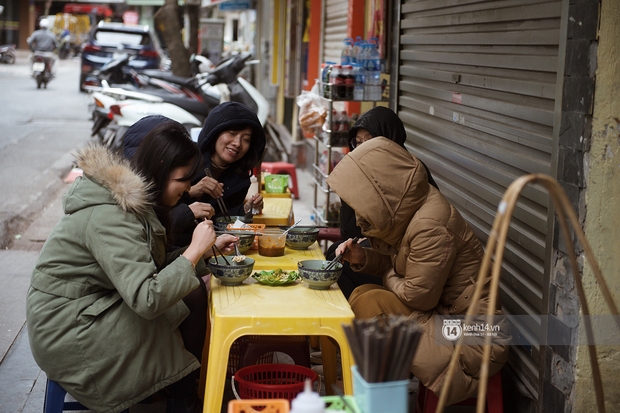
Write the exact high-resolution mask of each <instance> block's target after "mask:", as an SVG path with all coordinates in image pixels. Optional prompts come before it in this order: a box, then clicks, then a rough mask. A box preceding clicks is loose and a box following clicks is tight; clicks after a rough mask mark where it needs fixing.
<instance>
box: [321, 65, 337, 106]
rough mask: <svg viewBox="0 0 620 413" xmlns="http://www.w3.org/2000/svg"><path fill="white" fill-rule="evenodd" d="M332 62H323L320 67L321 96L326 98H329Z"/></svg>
mask: <svg viewBox="0 0 620 413" xmlns="http://www.w3.org/2000/svg"><path fill="white" fill-rule="evenodd" d="M333 65H334V62H325V63H323V64H322V65H321V82H322V83H323V96H324V97H326V98H329V97H331V86H330V85H329V83H330V82H331V81H330V79H329V76H330V74H331V71H332V67H333Z"/></svg>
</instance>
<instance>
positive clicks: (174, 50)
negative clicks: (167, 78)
mask: <svg viewBox="0 0 620 413" xmlns="http://www.w3.org/2000/svg"><path fill="white" fill-rule="evenodd" d="M153 17H154V18H155V24H156V25H157V29H158V30H159V31H160V33H161V34H162V36H163V37H164V41H165V42H166V47H167V48H168V55H169V56H170V60H171V62H172V73H173V74H174V75H176V76H184V77H187V76H190V75H191V70H190V64H189V53H188V51H187V49H186V48H185V45H184V44H183V38H182V37H181V25H180V23H179V5H178V3H177V0H166V3H165V4H164V6H163V7H161V8H160V9H159V10H157V13H155V16H153Z"/></svg>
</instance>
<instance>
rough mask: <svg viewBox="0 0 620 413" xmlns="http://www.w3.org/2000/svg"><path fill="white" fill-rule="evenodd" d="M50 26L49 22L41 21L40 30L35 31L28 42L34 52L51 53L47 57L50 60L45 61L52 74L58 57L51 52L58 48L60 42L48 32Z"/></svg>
mask: <svg viewBox="0 0 620 413" xmlns="http://www.w3.org/2000/svg"><path fill="white" fill-rule="evenodd" d="M49 26H50V22H49V20H47V19H41V21H40V22H39V27H40V29H39V30H35V31H34V32H33V33H32V34H31V35H30V37H29V38H28V39H27V40H26V41H27V42H28V46H30V49H31V50H32V51H33V52H49V53H47V56H46V57H48V59H45V61H46V64H47V65H48V70H49V71H50V72H51V71H52V68H53V66H54V62H55V61H56V56H54V54H53V53H51V52H53V51H54V50H56V48H57V47H58V40H56V36H54V33H52V32H51V31H49V30H48V29H49Z"/></svg>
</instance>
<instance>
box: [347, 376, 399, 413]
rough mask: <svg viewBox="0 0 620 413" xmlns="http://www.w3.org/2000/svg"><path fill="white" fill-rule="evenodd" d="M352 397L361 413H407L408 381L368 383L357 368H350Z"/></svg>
mask: <svg viewBox="0 0 620 413" xmlns="http://www.w3.org/2000/svg"><path fill="white" fill-rule="evenodd" d="M351 372H352V374H353V395H354V398H355V402H356V403H357V407H358V408H359V409H360V412H361V413H407V411H408V408H409V405H408V400H407V397H408V396H407V394H408V393H407V387H408V385H409V380H398V381H386V382H381V383H368V382H367V381H366V380H364V378H363V377H362V376H361V375H360V373H359V371H358V370H357V366H352V367H351Z"/></svg>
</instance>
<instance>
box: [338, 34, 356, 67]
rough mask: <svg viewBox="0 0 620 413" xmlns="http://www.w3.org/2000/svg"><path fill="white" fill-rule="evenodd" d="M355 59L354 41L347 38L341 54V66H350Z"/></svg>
mask: <svg viewBox="0 0 620 413" xmlns="http://www.w3.org/2000/svg"><path fill="white" fill-rule="evenodd" d="M352 58H353V39H351V38H350V37H347V38H345V39H344V49H342V53H341V54H340V64H342V65H350V64H351V63H353V62H352Z"/></svg>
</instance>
